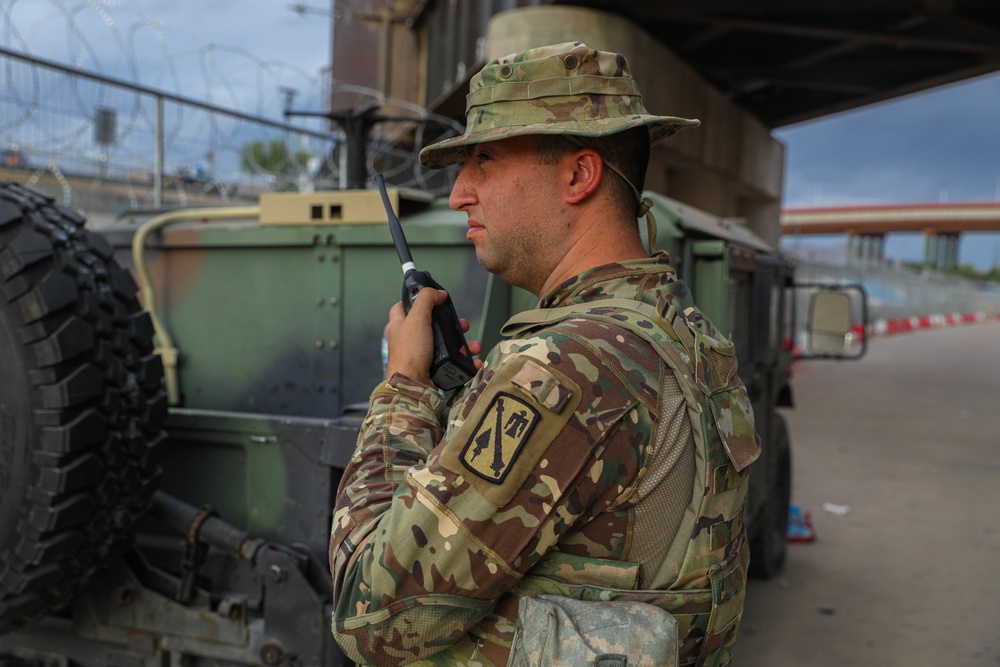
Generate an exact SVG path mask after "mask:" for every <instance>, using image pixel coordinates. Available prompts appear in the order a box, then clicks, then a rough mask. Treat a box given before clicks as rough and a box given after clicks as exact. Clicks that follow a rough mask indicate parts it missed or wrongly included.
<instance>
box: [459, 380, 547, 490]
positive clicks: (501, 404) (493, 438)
mask: <svg viewBox="0 0 1000 667" xmlns="http://www.w3.org/2000/svg"><path fill="white" fill-rule="evenodd" d="M541 419H542V416H541V414H539V412H538V410H536V409H535V408H533V407H532V406H531V405H529V404H528V402H527V401H525V400H523V399H520V398H518V397H516V396H512V395H510V394H508V393H507V392H500V393H498V394H497V395H496V396H494V397H493V400H492V401H491V402H490V405H489V407H488V408H487V409H486V412H485V413H483V416H482V417H481V418H480V420H479V423H478V424H477V425H476V429H475V430H474V431H473V432H472V435H471V436H469V439H468V441H467V442H466V443H465V448H464V449H462V453H461V455H460V456H459V460H461V461H462V464H463V465H464V466H465V467H466V469H467V470H469V471H471V472H472V473H473V474H475V475H478V476H479V477H481V478H483V479H485V480H486V481H487V482H490V483H492V484H502V483H503V481H504V479H505V478H506V477H507V473H509V472H510V468H511V466H512V465H513V464H514V462H515V461H517V457H518V456H519V455H520V454H521V450H522V449H524V444H525V443H526V442H527V441H528V437H529V436H530V435H531V431H532V430H534V428H535V425H536V424H537V423H538V422H539V421H541Z"/></svg>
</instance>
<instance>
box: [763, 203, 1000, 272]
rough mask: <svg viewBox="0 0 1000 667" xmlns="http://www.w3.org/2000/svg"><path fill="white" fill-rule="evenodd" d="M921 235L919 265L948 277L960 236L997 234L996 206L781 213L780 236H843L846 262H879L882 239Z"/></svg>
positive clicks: (909, 206) (851, 208)
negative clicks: (900, 234) (897, 234)
mask: <svg viewBox="0 0 1000 667" xmlns="http://www.w3.org/2000/svg"><path fill="white" fill-rule="evenodd" d="M892 232H921V233H922V234H923V235H924V239H925V240H924V264H925V265H927V266H931V267H934V268H936V269H940V270H944V271H948V270H951V269H955V268H957V266H958V238H959V234H961V233H962V232H1000V202H983V203H964V204H885V205H877V206H825V207H818V208H786V209H785V210H783V211H782V213H781V233H782V234H784V235H786V236H793V235H796V234H844V235H846V236H847V256H848V261H861V262H880V261H882V260H883V259H885V235H886V234H889V233H892Z"/></svg>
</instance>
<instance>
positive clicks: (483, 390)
mask: <svg viewBox="0 0 1000 667" xmlns="http://www.w3.org/2000/svg"><path fill="white" fill-rule="evenodd" d="M637 404H638V401H637V399H636V398H635V397H634V395H633V393H632V392H630V391H627V390H626V389H625V385H624V384H623V383H622V382H621V380H620V379H619V377H617V376H616V375H615V374H614V373H606V372H602V367H601V362H600V360H599V359H595V358H594V357H593V354H592V352H591V351H588V350H587V349H584V348H583V347H582V346H580V345H579V344H578V343H577V342H576V341H574V340H572V339H569V338H565V339H560V337H559V336H555V335H550V336H542V337H537V338H532V339H527V340H516V341H505V342H503V343H501V344H500V345H499V346H498V347H497V348H495V349H494V350H493V351H492V352H491V353H490V356H489V358H488V359H487V360H486V363H485V365H484V369H483V370H482V371H481V372H480V373H479V374H478V375H477V376H476V378H475V379H474V380H473V382H472V384H471V386H470V389H468V390H467V393H466V394H465V395H464V396H463V398H462V399H461V400H459V401H458V402H456V404H455V405H454V406H453V407H452V409H451V411H450V413H449V417H448V422H447V424H442V422H441V421H440V418H439V417H440V416H441V415H442V413H443V411H442V405H441V403H440V399H439V398H438V397H437V395H436V393H435V392H434V391H433V390H431V389H430V388H426V387H420V386H419V385H416V386H414V385H413V383H412V382H407V381H406V380H405V379H404V378H398V377H395V378H393V380H392V381H390V382H389V383H387V384H386V385H383V386H381V387H380V388H378V389H377V390H376V391H375V393H374V394H373V395H372V398H371V403H370V411H369V414H368V416H367V418H366V420H365V423H364V426H363V427H362V432H361V434H360V436H359V444H358V449H357V451H356V452H355V456H354V458H353V459H352V462H351V464H350V466H349V468H348V469H347V470H346V471H345V474H344V479H343V481H342V482H341V492H340V497H339V500H338V505H337V508H336V510H335V513H334V521H333V532H332V539H331V552H330V558H331V567H332V570H333V576H334V593H335V610H334V632H335V634H336V635H337V639H338V641H339V642H340V644H341V646H342V647H343V648H344V650H345V651H346V652H347V653H348V655H349V656H350V657H351V658H353V659H354V660H356V661H359V662H362V663H365V664H375V663H376V662H377V664H406V663H407V662H411V661H414V660H417V659H420V658H422V657H426V656H429V655H431V654H433V653H435V652H437V651H439V650H441V649H443V648H446V647H447V646H450V645H451V644H453V643H454V642H455V641H457V640H458V639H459V638H461V636H462V635H463V634H464V633H465V632H466V631H467V630H468V629H469V628H470V627H471V626H473V625H475V624H476V623H477V622H478V621H479V620H480V619H482V618H483V617H484V616H485V615H486V614H487V613H489V611H490V610H491V609H492V608H493V606H494V604H495V602H496V601H497V599H498V598H499V597H500V596H501V595H503V594H504V593H505V592H507V591H509V590H511V589H512V588H513V587H514V586H515V585H516V584H517V582H518V581H519V580H520V579H521V577H522V576H523V575H524V573H525V572H526V571H527V570H528V569H530V568H531V567H532V566H533V565H534V564H535V563H536V562H537V561H538V560H539V558H541V556H543V555H544V554H545V553H546V552H547V551H549V550H550V549H551V548H552V546H553V545H555V544H556V542H557V541H558V540H559V537H560V536H561V535H563V534H565V533H566V532H567V531H568V530H569V529H570V528H571V527H572V526H574V525H575V524H576V523H577V522H578V520H579V519H580V517H581V516H583V515H585V514H588V513H593V511H594V508H593V506H594V504H595V503H598V502H600V503H604V505H605V506H606V505H608V504H610V503H611V502H612V500H613V499H614V498H615V497H617V495H618V494H619V493H620V492H621V490H622V483H623V478H624V477H627V476H628V475H630V474H633V473H632V472H625V471H624V468H623V467H621V466H620V467H617V468H616V467H614V466H606V465H605V464H604V460H603V459H602V454H603V451H604V447H605V445H606V444H607V442H608V436H609V435H610V434H612V433H615V432H616V431H618V430H619V427H620V425H621V424H622V423H625V424H631V423H633V422H634V421H635V420H634V419H631V420H629V419H625V417H626V416H628V415H630V413H632V412H633V410H634V409H635V407H636V406H637ZM619 440H621V442H623V443H624V445H623V446H625V447H627V446H628V444H627V443H628V438H619ZM622 458H623V457H622V456H621V455H619V454H616V456H615V459H616V460H620V459H622ZM631 458H632V459H635V458H636V457H635V456H634V455H632V456H631ZM637 465H638V464H637V463H636V462H635V461H634V460H633V461H631V462H630V463H629V465H625V466H624V467H625V468H628V469H629V470H632V468H634V467H635V466H637Z"/></svg>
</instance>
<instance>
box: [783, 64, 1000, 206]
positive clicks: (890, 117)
mask: <svg viewBox="0 0 1000 667" xmlns="http://www.w3.org/2000/svg"><path fill="white" fill-rule="evenodd" d="M998 109H1000V74H993V75H989V76H985V77H980V78H978V79H975V80H972V81H969V82H965V83H960V84H953V85H949V86H944V87H941V88H937V89H934V90H932V91H927V92H924V93H920V94H916V95H911V96H908V97H906V98H902V99H899V100H892V101H889V102H884V103H881V104H878V105H873V106H871V107H867V108H864V109H859V110H855V111H851V112H846V113H842V114H838V115H836V116H831V117H828V118H824V119H820V120H817V121H813V122H811V123H806V124H802V125H798V126H795V127H791V128H788V129H784V130H780V131H778V132H776V133H775V134H776V136H777V137H779V138H780V139H781V140H782V141H783V142H784V143H785V144H786V146H787V151H786V155H787V160H788V162H787V164H786V169H785V174H786V184H785V205H786V206H818V205H833V204H849V203H858V204H861V203H893V202H933V201H992V200H995V199H997V195H998V189H1000V123H997V122H996V118H997V110H998ZM991 146H992V147H994V148H993V150H984V147H991Z"/></svg>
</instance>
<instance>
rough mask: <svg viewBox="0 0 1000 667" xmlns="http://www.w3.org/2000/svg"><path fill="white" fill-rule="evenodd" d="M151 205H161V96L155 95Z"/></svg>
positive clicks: (156, 206)
mask: <svg viewBox="0 0 1000 667" xmlns="http://www.w3.org/2000/svg"><path fill="white" fill-rule="evenodd" d="M153 134H154V137H153V141H154V143H155V146H154V148H153V207H154V208H160V207H162V206H163V96H162V95H157V96H156V127H155V128H153Z"/></svg>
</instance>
